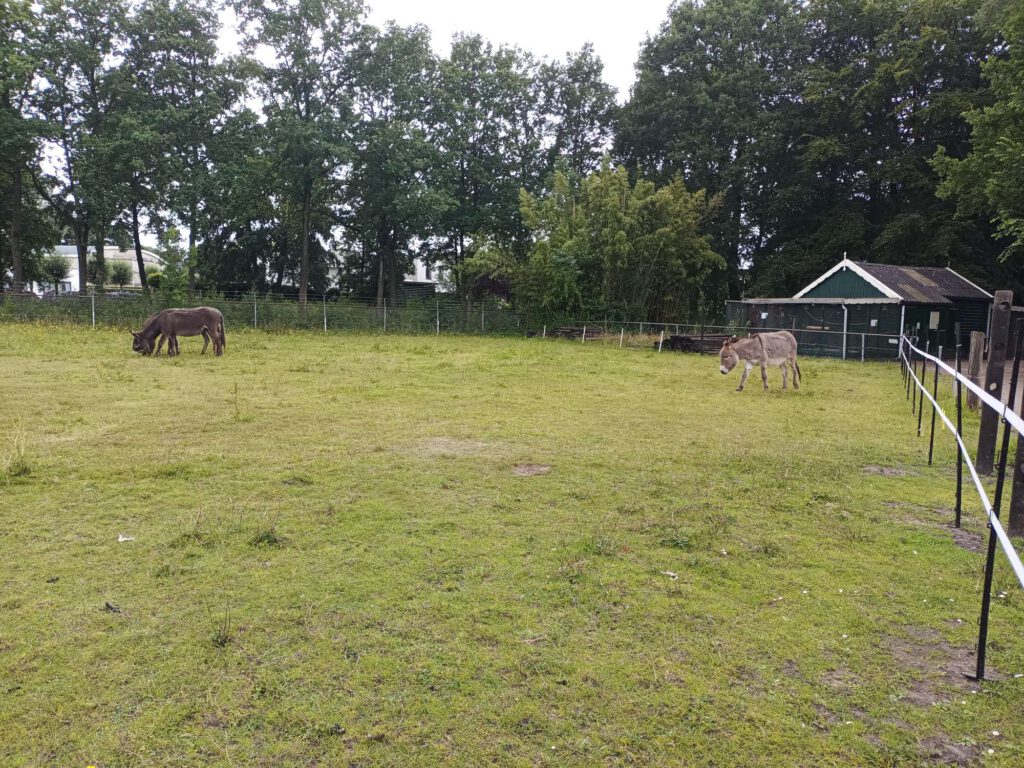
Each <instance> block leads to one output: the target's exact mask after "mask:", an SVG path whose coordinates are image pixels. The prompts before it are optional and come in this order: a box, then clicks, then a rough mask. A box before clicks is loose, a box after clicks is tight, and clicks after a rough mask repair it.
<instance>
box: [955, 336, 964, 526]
mask: <svg viewBox="0 0 1024 768" xmlns="http://www.w3.org/2000/svg"><path fill="white" fill-rule="evenodd" d="M956 374H957V378H956V439H957V441H956V509H955V510H954V512H955V513H956V522H955V525H956V527H957V528H959V527H960V513H961V511H962V509H963V499H964V454H963V451H962V450H961V449H960V441H961V440H963V431H964V430H963V423H964V420H963V384H961V382H960V323H957V324H956Z"/></svg>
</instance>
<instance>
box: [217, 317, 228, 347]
mask: <svg viewBox="0 0 1024 768" xmlns="http://www.w3.org/2000/svg"><path fill="white" fill-rule="evenodd" d="M218 325H219V326H220V328H219V329H218V330H219V331H220V350H221V352H223V351H224V350H225V349H226V348H227V346H228V337H227V336H225V335H224V318H223V317H221V319H220V323H219V324H218Z"/></svg>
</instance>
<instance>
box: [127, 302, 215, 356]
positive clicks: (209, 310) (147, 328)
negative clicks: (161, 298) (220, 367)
mask: <svg viewBox="0 0 1024 768" xmlns="http://www.w3.org/2000/svg"><path fill="white" fill-rule="evenodd" d="M199 335H202V337H203V351H202V353H201V354H206V348H207V347H208V346H209V345H210V340H211V339H212V340H213V352H214V354H216V355H223V354H224V348H225V347H226V346H227V338H226V337H225V335H224V316H223V315H222V314H221V313H220V311H219V310H217V309H214V308H213V307H196V308H195V309H165V310H164V311H163V312H158V313H157V314H155V315H151V316H150V317H149V318H147V319H146V322H145V324H143V326H142V330H141V331H137V332H136V331H132V350H133V351H134V352H138V353H139V354H142V355H151V354H153V342H155V341H157V337H159V339H160V340H159V342H158V343H157V345H156V354H157V356H159V355H160V350H161V348H162V347H163V345H164V341H166V342H167V356H168V357H174V356H175V355H177V354H178V337H179V336H199Z"/></svg>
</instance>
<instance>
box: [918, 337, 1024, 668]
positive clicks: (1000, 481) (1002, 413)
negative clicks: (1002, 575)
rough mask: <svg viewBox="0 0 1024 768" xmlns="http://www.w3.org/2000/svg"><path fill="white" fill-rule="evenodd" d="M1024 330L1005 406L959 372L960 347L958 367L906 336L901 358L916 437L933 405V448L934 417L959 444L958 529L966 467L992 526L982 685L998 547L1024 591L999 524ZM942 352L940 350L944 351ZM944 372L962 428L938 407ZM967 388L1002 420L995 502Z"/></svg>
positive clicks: (1016, 428) (1020, 568)
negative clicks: (972, 447)
mask: <svg viewBox="0 0 1024 768" xmlns="http://www.w3.org/2000/svg"><path fill="white" fill-rule="evenodd" d="M1022 330H1024V327H1022V326H1019V327H1018V331H1017V334H1016V339H1017V343H1016V347H1015V348H1016V354H1015V356H1014V363H1013V373H1012V377H1011V380H1010V392H1009V400H1008V403H1009V404H1007V403H1003V402H1002V401H1001V400H999V399H998V398H995V397H993V396H992V395H991V394H989V393H988V392H986V391H985V390H984V389H983V388H982V387H980V386H978V385H977V384H975V383H974V382H973V381H971V380H970V379H969V378H968V377H967V376H965V375H964V374H962V373H960V370H959V368H960V355H959V346H958V347H957V349H956V367H955V368H953V367H950V366H949V365H947V364H946V363H944V362H943V361H942V360H941V359H940V358H941V353H940V355H939V356H936V355H932V354H930V353H929V352H928V351H926V350H923V349H920V348H918V347H917V346H915V345H914V343H913V341H912V340H911V339H910V338H908V337H906V336H901V337H900V342H899V359H900V368H901V371H902V373H903V376H904V379H905V381H906V383H907V398H908V399H910V394H911V387H912V386H913V391H914V393H915V399H914V400H913V401H912V408H913V409H914V410H916V411H917V432H918V435H919V436H920V435H921V424H922V416H923V413H924V402H925V400H928V402H929V403H930V404H931V408H932V424H931V438H930V442H931V443H932V444H934V438H935V418H936V416H938V418H939V419H940V420H941V421H942V424H943V426H945V427H946V429H948V430H949V431H950V432H952V433H953V435H954V437H955V439H956V444H957V491H956V508H955V513H956V525H957V526H959V525H960V512H961V506H962V498H961V489H962V484H963V467H965V466H966V467H967V469H968V472H969V473H970V477H971V480H972V481H973V483H974V487H975V489H976V490H977V492H978V498H979V500H980V501H981V505H982V508H983V509H984V511H985V515H986V518H987V522H988V529H989V543H988V555H987V558H986V563H985V588H984V593H983V596H982V605H981V619H980V621H979V634H978V654H977V659H978V661H977V670H976V677H977V679H979V680H982V679H984V677H985V650H986V644H987V637H988V614H989V608H990V605H991V600H992V574H993V571H994V567H995V548H996V543H998V544H999V546H1000V547H1001V548H1002V550H1003V553H1004V554H1005V555H1006V559H1007V560H1008V562H1009V564H1010V568H1011V569H1012V570H1013V573H1014V576H1016V578H1017V581H1018V582H1019V583H1020V585H1021V587H1024V564H1022V563H1021V559H1020V555H1019V554H1018V553H1017V551H1016V549H1015V548H1014V546H1013V542H1012V541H1011V540H1010V537H1009V536H1008V535H1007V533H1006V530H1005V529H1004V528H1003V525H1002V523H1001V522H1000V520H999V509H1000V506H1001V504H1002V497H1003V486H1004V485H1005V481H1006V463H1007V454H1008V452H1009V448H1010V435H1011V432H1016V433H1017V435H1018V438H1019V437H1020V436H1021V435H1024V420H1022V419H1021V418H1020V416H1018V415H1017V414H1016V413H1014V411H1013V407H1012V405H1011V404H1012V403H1013V402H1014V398H1015V395H1016V390H1017V383H1018V377H1019V373H1020V363H1021V350H1022V347H1024V333H1022V332H1021V331H1022ZM940 349H941V348H940ZM918 360H920V361H921V377H920V378H919V377H918V375H917V361H918ZM928 363H931V364H932V366H933V369H934V371H935V382H934V384H933V386H932V391H931V392H929V391H928V387H927V382H926V381H924V382H923V381H922V378H924V374H925V370H926V365H927V364H928ZM940 370H941V371H943V372H944V373H946V374H947V375H949V376H951V377H952V378H953V381H954V382H955V384H956V387H955V392H956V407H957V423H956V424H953V421H952V420H951V419H950V418H949V416H947V415H946V412H945V411H944V410H943V409H942V407H941V406H940V405H939V403H938V400H937V396H938V377H939V371H940ZM964 388H966V389H967V390H968V391H970V392H972V393H973V394H974V395H976V396H977V397H978V399H979V400H980V401H981V403H982V404H983V406H984V407H987V408H991V409H992V410H993V411H995V412H996V413H997V414H998V415H999V417H1000V418H1001V419H1002V422H1003V424H1004V427H1003V437H1002V452H1001V454H1000V459H999V465H998V467H997V469H996V488H995V494H994V498H993V500H989V496H988V492H987V491H986V490H985V487H984V485H983V484H982V482H981V478H980V477H979V474H978V471H977V468H976V467H975V463H974V461H973V460H972V459H971V454H970V451H969V450H968V449H967V446H966V445H965V443H964V438H963V429H962V425H961V413H962V409H963V404H962V392H963V389H964ZM931 459H932V452H931V449H930V448H929V454H928V461H929V463H931Z"/></svg>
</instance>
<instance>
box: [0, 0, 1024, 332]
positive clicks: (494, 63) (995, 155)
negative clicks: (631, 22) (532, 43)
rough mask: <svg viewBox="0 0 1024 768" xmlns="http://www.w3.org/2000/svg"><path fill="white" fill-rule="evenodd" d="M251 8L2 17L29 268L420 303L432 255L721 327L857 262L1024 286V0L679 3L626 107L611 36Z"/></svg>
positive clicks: (453, 269) (98, 4) (528, 303)
mask: <svg viewBox="0 0 1024 768" xmlns="http://www.w3.org/2000/svg"><path fill="white" fill-rule="evenodd" d="M227 7H228V8H229V9H230V10H231V12H232V13H231V14H230V15H223V14H220V13H219V10H220V9H218V8H215V7H212V6H208V5H200V4H196V3H189V2H181V1H175V0H142V1H141V2H127V0H111V1H108V0H102V1H101V0H75V1H74V2H68V1H67V0H46V1H44V2H41V3H32V2H28V1H27V0H0V274H5V275H8V280H7V281H8V282H12V283H13V284H16V285H20V284H22V283H24V282H25V281H27V280H32V279H38V278H39V277H40V275H41V274H42V268H43V260H44V256H45V255H46V253H47V252H48V251H49V250H51V249H52V246H53V245H54V244H56V243H57V242H67V243H73V244H74V245H75V246H76V250H77V253H78V264H79V281H80V284H79V286H78V288H79V289H80V290H84V289H85V283H86V280H87V279H88V278H89V277H90V276H91V278H92V279H91V280H90V282H93V283H95V284H97V285H100V286H102V285H103V284H104V283H105V282H108V281H110V280H111V276H110V274H109V271H108V269H107V266H106V262H105V258H104V251H105V248H107V247H109V246H110V244H117V245H118V246H121V247H125V248H131V247H134V249H135V250H136V253H137V257H138V260H139V272H140V273H141V274H142V275H143V278H142V279H143V280H145V270H144V268H143V265H142V257H141V250H142V247H141V240H142V237H143V235H144V234H145V232H146V231H148V232H150V233H152V234H155V235H156V236H157V237H158V238H159V239H160V241H161V243H162V244H163V247H164V248H165V249H167V250H168V252H172V253H177V250H176V246H177V242H176V239H177V233H178V231H179V230H180V231H184V232H187V247H186V249H185V250H184V254H183V258H182V259H181V262H182V264H181V266H182V270H183V275H184V280H185V286H186V288H187V290H192V291H194V290H197V289H203V290H208V291H209V290H213V291H231V290H252V289H256V290H260V291H276V292H286V291H294V293H295V294H296V295H297V296H298V298H299V300H300V302H302V303H303V304H304V303H305V301H306V297H307V295H308V294H309V293H310V292H314V293H323V292H326V291H328V290H338V291H339V292H341V293H342V294H346V295H352V296H356V297H363V298H371V297H372V298H374V299H376V300H377V301H378V302H379V303H383V302H385V301H387V302H389V303H392V304H393V303H396V302H397V301H398V299H399V295H400V287H401V282H402V279H403V275H404V274H405V273H406V272H407V271H408V270H409V268H410V265H411V262H412V260H413V259H414V258H419V259H421V260H422V261H424V262H426V263H428V264H430V265H432V267H433V268H435V269H438V270H440V272H441V274H443V275H444V280H445V284H446V287H447V288H448V289H449V290H450V291H451V292H452V293H453V294H455V296H456V297H457V298H458V299H460V300H470V299H476V300H479V299H482V298H487V297H493V298H494V299H497V300H500V301H502V302H506V303H508V304H510V305H512V306H515V307H516V308H517V309H518V310H520V311H522V312H524V313H527V314H530V315H533V316H535V317H537V318H541V317H543V318H545V319H555V318H560V317H570V316H586V315H599V316H614V317H617V318H620V319H633V320H648V321H657V320H668V319H671V320H682V319H691V320H695V319H698V318H699V319H706V318H710V317H714V316H716V315H718V314H720V313H721V310H722V302H723V300H724V299H726V298H737V297H739V296H740V295H743V294H745V293H746V294H750V293H758V294H762V295H788V294H791V293H792V292H793V291H794V290H796V289H797V288H799V287H800V286H801V285H803V284H805V283H806V282H809V281H810V280H811V279H812V278H813V277H815V276H816V275H817V274H819V273H820V272H821V271H823V270H824V269H825V268H827V267H828V266H830V265H831V264H832V263H834V262H835V261H836V260H838V258H841V256H842V255H843V254H844V253H845V254H846V255H848V256H849V257H850V258H857V259H867V260H875V261H883V262H893V263H909V264H932V265H935V264H938V265H945V264H947V263H948V264H950V265H951V266H953V267H954V268H956V269H958V270H959V271H962V272H964V273H965V274H967V275H968V276H969V277H972V278H975V279H977V280H979V281H981V282H983V283H985V284H987V285H992V286H1006V285H1009V286H1010V287H1017V286H1018V285H1019V284H1020V283H1019V267H1018V265H1017V263H1016V262H1015V260H1014V257H1015V256H1016V255H1017V254H1018V253H1019V252H1020V246H1021V244H1022V243H1024V225H1022V224H1021V222H1022V221H1024V192H1022V191H1021V190H1022V189H1024V185H1022V184H1021V183H1020V182H1021V181H1024V179H1022V177H1021V173H1024V171H1022V170H1021V168H1022V167H1024V166H1022V164H1021V162H1020V161H1021V160H1022V159H1024V150H1022V147H1024V136H1022V135H1021V131H1022V130H1024V128H1022V126H1024V114H1022V112H1024V106H1022V104H1024V99H1022V91H1024V85H1022V83H1024V54H1022V43H1024V11H1022V10H1021V9H1020V8H1019V7H1018V5H1017V4H1016V3H1013V2H1010V0H987V2H982V1H981V0H706V1H705V2H701V3H697V2H685V1H684V2H680V3H677V4H675V5H674V6H672V8H671V9H669V10H668V11H667V19H666V21H665V23H664V24H663V25H662V27H661V29H660V30H659V31H658V32H657V33H656V34H654V35H652V36H651V37H650V38H649V39H648V40H647V41H646V42H645V43H644V45H643V46H642V48H641V50H640V53H639V58H638V61H637V64H636V73H637V75H636V82H635V85H634V86H633V89H632V92H631V94H630V97H629V99H628V100H627V101H626V103H625V104H623V105H621V106H620V105H617V104H616V101H615V92H614V89H613V88H611V87H610V86H609V85H608V84H607V83H606V82H605V81H604V79H603V70H602V65H601V61H600V59H599V58H598V57H597V56H596V55H595V53H594V51H593V50H592V48H590V47H589V46H587V47H584V48H583V49H581V50H579V51H576V52H572V53H569V54H567V56H566V57H565V59H564V60H560V61H551V60H546V59H538V58H537V57H535V56H533V55H532V54H530V53H529V52H528V51H524V50H521V49H519V48H514V47H507V46H495V45H492V44H491V43H489V42H487V41H486V40H484V39H482V38H481V37H479V36H474V35H458V36H456V37H455V38H454V39H453V40H452V41H451V45H450V48H449V51H448V53H447V55H444V56H439V55H437V54H436V53H434V52H433V50H432V47H431V39H430V33H429V30H427V29H426V28H424V27H421V26H412V27H402V26H397V25H394V24H387V25H384V26H382V27H377V26H373V25H371V24H369V23H367V21H366V16H365V8H364V7H363V5H362V3H361V2H360V1H359V0H232V2H230V3H229V5H228V6H227ZM222 18H231V19H234V20H235V21H234V25H235V28H234V29H233V30H232V31H233V32H234V34H235V36H237V38H238V39H239V41H240V44H239V47H238V50H237V51H236V52H234V53H232V54H231V55H227V56H225V55H221V53H220V52H219V50H218V40H219V39H220V38H221V36H222V34H223V32H224V30H222V29H221V26H220V25H221V19H222ZM542 22H543V20H538V23H542ZM90 261H92V262H93V263H92V265H91V267H90ZM118 279H121V276H119V277H118ZM2 282H4V281H0V283H2Z"/></svg>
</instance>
